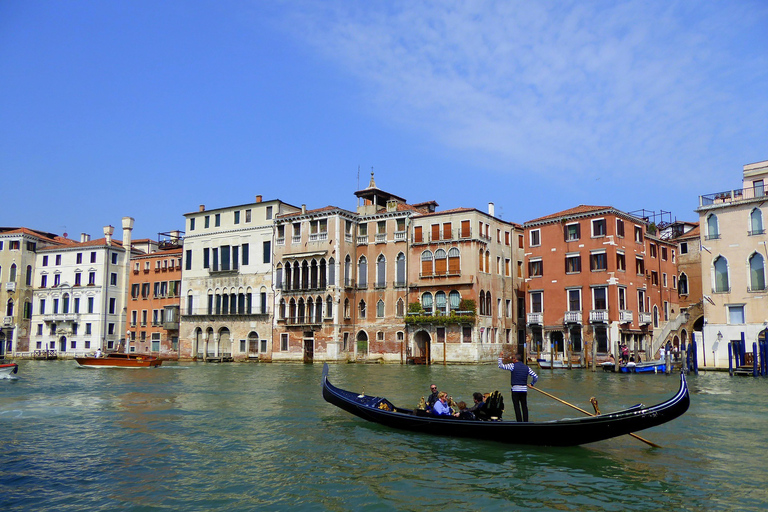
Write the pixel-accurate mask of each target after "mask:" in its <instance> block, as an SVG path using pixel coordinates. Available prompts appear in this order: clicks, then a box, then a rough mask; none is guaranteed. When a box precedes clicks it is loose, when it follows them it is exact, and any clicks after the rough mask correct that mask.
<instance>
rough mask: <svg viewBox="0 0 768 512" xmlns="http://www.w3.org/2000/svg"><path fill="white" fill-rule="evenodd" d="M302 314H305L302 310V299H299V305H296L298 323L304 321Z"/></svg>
mask: <svg viewBox="0 0 768 512" xmlns="http://www.w3.org/2000/svg"><path fill="white" fill-rule="evenodd" d="M304 314H305V311H304V299H299V307H298V315H297V320H298V322H299V323H300V324H303V323H304V318H305V316H304Z"/></svg>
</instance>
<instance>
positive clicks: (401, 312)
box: [395, 297, 405, 318]
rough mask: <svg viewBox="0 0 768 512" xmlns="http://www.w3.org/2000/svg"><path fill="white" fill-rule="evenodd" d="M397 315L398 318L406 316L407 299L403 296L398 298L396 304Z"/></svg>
mask: <svg viewBox="0 0 768 512" xmlns="http://www.w3.org/2000/svg"><path fill="white" fill-rule="evenodd" d="M395 316H396V317H398V318H402V317H403V316H405V301H404V300H403V298H402V297H400V298H399V299H397V305H396V306H395Z"/></svg>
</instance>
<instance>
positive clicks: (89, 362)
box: [75, 352, 163, 368]
mask: <svg viewBox="0 0 768 512" xmlns="http://www.w3.org/2000/svg"><path fill="white" fill-rule="evenodd" d="M75 361H77V364H79V365H80V366H81V367H83V368H153V367H155V366H160V365H161V364H162V363H163V361H162V360H161V359H159V358H157V357H154V356H147V355H142V354H123V353H117V352H116V353H113V354H107V355H105V356H101V357H76V358H75Z"/></svg>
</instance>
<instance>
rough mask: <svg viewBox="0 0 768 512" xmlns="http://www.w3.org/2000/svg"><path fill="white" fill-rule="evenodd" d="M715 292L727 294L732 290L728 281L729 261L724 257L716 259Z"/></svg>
mask: <svg viewBox="0 0 768 512" xmlns="http://www.w3.org/2000/svg"><path fill="white" fill-rule="evenodd" d="M714 267H715V292H727V291H728V289H729V288H730V284H729V281H728V260H726V259H725V258H723V257H722V256H718V257H717V259H715V263H714Z"/></svg>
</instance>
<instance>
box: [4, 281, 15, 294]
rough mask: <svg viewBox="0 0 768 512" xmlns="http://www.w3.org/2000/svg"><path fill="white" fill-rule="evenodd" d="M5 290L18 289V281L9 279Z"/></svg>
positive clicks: (12, 290) (13, 290)
mask: <svg viewBox="0 0 768 512" xmlns="http://www.w3.org/2000/svg"><path fill="white" fill-rule="evenodd" d="M5 291H7V292H15V291H16V281H8V282H7V283H5Z"/></svg>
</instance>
